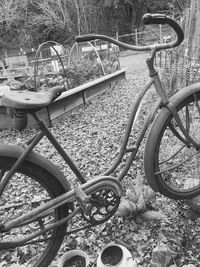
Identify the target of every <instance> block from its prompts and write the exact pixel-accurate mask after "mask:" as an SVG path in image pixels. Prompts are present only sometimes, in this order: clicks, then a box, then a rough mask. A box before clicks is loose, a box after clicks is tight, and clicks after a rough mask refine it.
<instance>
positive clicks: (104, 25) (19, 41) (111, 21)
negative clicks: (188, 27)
mask: <svg viewBox="0 0 200 267" xmlns="http://www.w3.org/2000/svg"><path fill="white" fill-rule="evenodd" d="M186 2H188V3H186ZM186 4H189V0H176V1H174V0H150V1H149V0H1V1H0V49H1V50H4V49H13V48H21V47H22V48H24V47H26V48H32V47H34V48H37V47H38V45H39V44H40V43H41V42H44V41H48V40H55V41H57V42H60V43H62V44H68V45H71V44H72V43H73V41H74V37H75V36H76V35H78V34H84V33H92V32H95V33H102V34H107V35H110V36H115V35H116V32H118V33H119V34H126V33H131V32H132V31H133V30H134V29H135V28H138V27H140V26H141V17H142V15H143V14H144V13H145V12H165V13H170V12H174V10H178V11H180V10H181V9H183V8H184V7H185V6H186ZM176 12H177V11H176Z"/></svg>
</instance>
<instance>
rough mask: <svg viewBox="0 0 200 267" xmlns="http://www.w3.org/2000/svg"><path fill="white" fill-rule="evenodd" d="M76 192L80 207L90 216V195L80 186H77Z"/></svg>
mask: <svg viewBox="0 0 200 267" xmlns="http://www.w3.org/2000/svg"><path fill="white" fill-rule="evenodd" d="M74 191H75V195H76V199H77V201H78V203H79V205H80V207H81V208H82V209H83V211H84V212H85V213H86V215H88V214H90V211H91V210H92V204H91V202H90V198H89V197H88V195H87V194H86V193H85V192H84V191H83V190H82V189H81V188H80V187H79V186H77V187H76V188H75V190H74Z"/></svg>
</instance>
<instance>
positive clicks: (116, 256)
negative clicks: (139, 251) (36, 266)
mask: <svg viewBox="0 0 200 267" xmlns="http://www.w3.org/2000/svg"><path fill="white" fill-rule="evenodd" d="M108 266H109V267H137V263H136V261H135V260H134V259H133V257H132V255H131V253H130V251H129V250H128V249H127V248H126V247H124V246H122V245H119V244H116V243H113V242H112V243H109V244H108V245H107V246H106V247H105V248H104V249H103V250H102V251H101V252H100V254H99V256H98V259H97V267H108Z"/></svg>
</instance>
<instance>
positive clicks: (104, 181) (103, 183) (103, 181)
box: [0, 176, 123, 231]
mask: <svg viewBox="0 0 200 267" xmlns="http://www.w3.org/2000/svg"><path fill="white" fill-rule="evenodd" d="M80 188H81V190H83V191H84V193H85V194H87V195H88V194H92V193H95V192H96V191H97V190H100V189H110V190H112V191H113V192H115V194H116V196H119V197H121V196H122V195H123V188H122V185H121V184H120V182H119V181H118V180H117V179H116V178H113V177H110V176H100V177H97V178H93V179H91V180H90V181H88V182H87V183H85V184H82V185H80ZM76 197H77V194H76V191H75V190H70V191H68V192H66V193H64V194H63V195H61V196H58V197H56V198H55V199H52V200H50V201H49V202H47V203H45V204H44V205H42V206H40V207H38V208H35V209H33V210H32V211H30V212H27V213H26V214H24V215H21V216H19V217H18V218H16V219H14V220H12V221H10V222H6V223H5V224H4V227H3V228H4V229H3V230H4V231H8V230H10V229H11V228H16V227H19V226H20V225H21V224H23V223H24V222H26V221H27V222H31V221H35V220H36V219H37V218H39V217H41V214H44V212H45V213H46V212H50V211H51V210H53V209H55V208H57V207H59V206H62V205H64V204H66V203H72V202H75V201H76ZM0 228H2V225H1V227H0Z"/></svg>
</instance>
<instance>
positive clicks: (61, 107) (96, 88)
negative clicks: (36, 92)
mask: <svg viewBox="0 0 200 267" xmlns="http://www.w3.org/2000/svg"><path fill="white" fill-rule="evenodd" d="M124 78H125V69H123V70H120V71H117V72H115V73H112V74H109V75H106V76H103V77H101V78H99V79H96V80H94V81H91V82H89V83H86V84H84V85H81V86H78V87H76V88H74V89H71V90H68V91H66V92H64V93H63V94H62V95H61V96H60V97H58V98H57V99H56V100H55V101H54V102H52V103H51V104H50V105H49V106H48V108H44V109H42V110H40V111H39V112H37V114H38V116H39V117H40V118H42V119H43V120H44V121H45V122H46V123H47V125H48V126H49V127H50V126H51V125H55V123H57V122H58V121H60V120H61V119H62V118H63V117H65V116H66V114H67V113H68V112H70V111H71V110H73V109H75V108H77V107H78V106H80V105H82V104H84V102H85V101H88V100H90V99H91V98H93V97H95V96H96V95H98V94H100V93H101V92H102V91H104V90H105V89H106V88H108V87H109V86H110V84H111V83H112V82H116V81H119V80H122V79H124ZM36 126H37V124H36V123H35V121H34V119H33V118H32V116H30V115H29V116H28V125H27V127H28V128H35V127H36ZM13 128H14V125H13V119H12V118H10V117H9V116H8V115H7V111H6V107H3V106H0V129H13Z"/></svg>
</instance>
